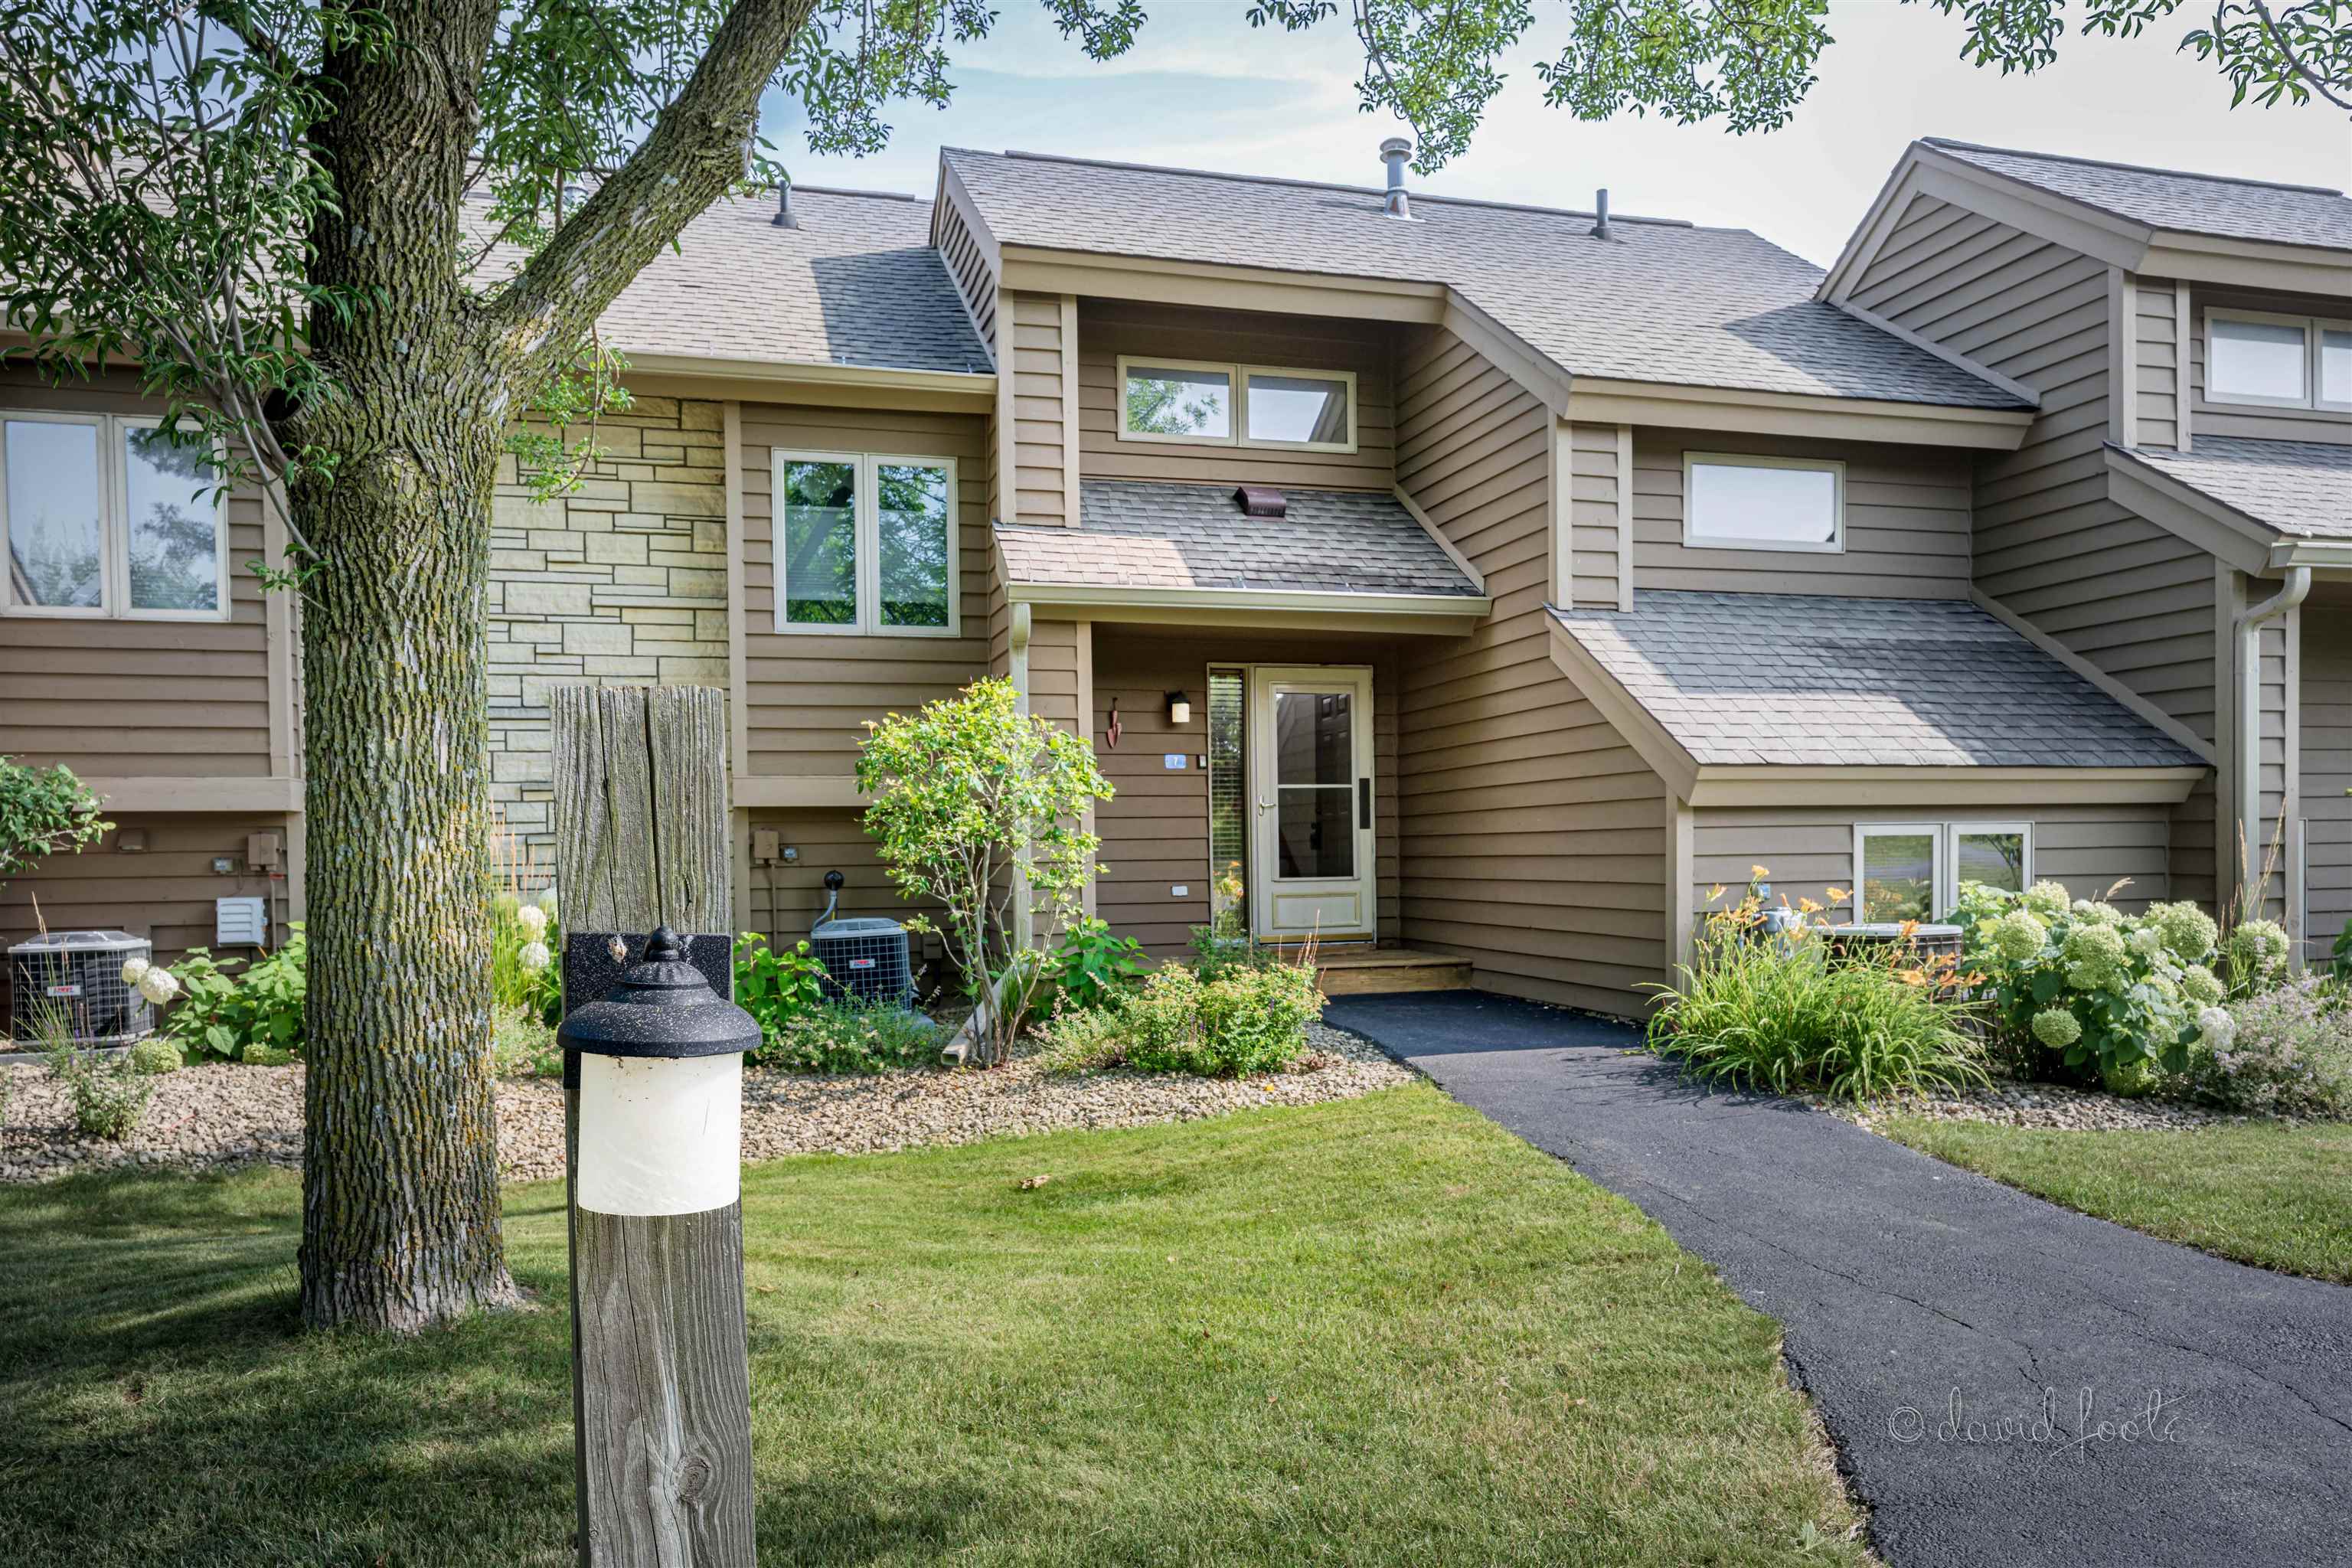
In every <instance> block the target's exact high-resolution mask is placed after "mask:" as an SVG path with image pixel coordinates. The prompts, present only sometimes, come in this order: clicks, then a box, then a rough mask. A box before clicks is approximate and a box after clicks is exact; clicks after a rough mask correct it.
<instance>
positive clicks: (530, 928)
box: [515, 904, 547, 942]
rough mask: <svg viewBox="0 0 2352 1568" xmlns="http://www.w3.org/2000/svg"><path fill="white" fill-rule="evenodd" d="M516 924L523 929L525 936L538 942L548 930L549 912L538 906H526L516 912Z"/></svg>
mask: <svg viewBox="0 0 2352 1568" xmlns="http://www.w3.org/2000/svg"><path fill="white" fill-rule="evenodd" d="M515 924H517V925H519V926H520V927H522V934H523V935H524V936H526V937H529V938H530V940H531V941H533V942H537V941H538V940H539V939H540V937H541V935H542V934H543V933H544V932H545V931H546V930H547V911H546V910H542V909H541V908H540V907H539V906H538V905H537V904H525V905H524V906H523V907H522V908H520V909H519V910H516V911H515Z"/></svg>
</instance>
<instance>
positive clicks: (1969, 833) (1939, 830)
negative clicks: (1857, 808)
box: [1852, 819, 2033, 923]
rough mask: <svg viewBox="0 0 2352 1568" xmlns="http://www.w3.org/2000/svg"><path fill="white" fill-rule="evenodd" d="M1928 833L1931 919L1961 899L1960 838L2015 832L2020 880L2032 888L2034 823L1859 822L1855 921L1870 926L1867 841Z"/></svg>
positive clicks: (1856, 826)
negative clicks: (2020, 845)
mask: <svg viewBox="0 0 2352 1568" xmlns="http://www.w3.org/2000/svg"><path fill="white" fill-rule="evenodd" d="M1923 833H1924V834H1926V835H1927V837H1929V838H1930V839H1932V840H1933V841H1934V844H1933V847H1932V849H1931V851H1930V853H1929V855H1928V868H1927V879H1928V882H1927V905H1928V908H1929V910H1931V911H1932V913H1931V914H1930V915H1929V916H1928V918H1929V919H1930V920H1932V921H1940V920H1942V919H1944V917H1946V916H1947V915H1948V914H1950V913H1951V912H1952V908H1953V906H1954V905H1956V904H1958V902H1959V900H1960V888H1959V863H1960V839H1961V838H1962V837H1989V836H1990V835H1992V834H1996V833H2014V834H2016V835H2018V836H2019V837H2020V838H2021V839H2022V840H2023V842H2024V846H2025V865H2024V867H2023V868H2022V877H2021V880H2022V881H2023V882H2024V884H2025V886H2026V887H2029V888H2030V887H2032V885H2033V824H2032V823H2031V822H1995V821H1983V822H1979V821H1970V820H1959V819H1955V820H1952V821H1948V822H1857V823H1855V824H1854V825H1853V911H1852V918H1853V920H1854V921H1857V922H1861V923H1868V911H1867V910H1864V908H1863V902H1862V900H1863V883H1864V860H1863V855H1864V847H1865V845H1866V843H1867V841H1868V840H1870V839H1872V838H1877V837H1896V836H1899V835H1910V836H1914V837H1916V836H1917V835H1919V834H1923Z"/></svg>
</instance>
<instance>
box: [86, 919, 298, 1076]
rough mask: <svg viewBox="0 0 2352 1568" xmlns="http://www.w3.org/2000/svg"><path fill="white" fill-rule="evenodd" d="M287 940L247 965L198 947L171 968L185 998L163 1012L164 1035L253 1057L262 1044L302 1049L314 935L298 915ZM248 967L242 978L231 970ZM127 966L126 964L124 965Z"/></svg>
mask: <svg viewBox="0 0 2352 1568" xmlns="http://www.w3.org/2000/svg"><path fill="white" fill-rule="evenodd" d="M289 929H290V931H291V933H292V934H291V935H290V936H289V938H288V940H287V942H286V945H285V946H283V947H281V948H279V949H278V951H277V952H272V953H268V954H266V955H265V956H263V957H262V958H260V959H257V960H256V961H254V963H252V964H251V966H250V967H246V961H245V960H244V959H241V958H223V959H215V958H214V957H213V955H212V953H211V952H209V951H207V950H206V949H204V948H201V947H192V948H190V949H188V954H187V956H186V957H185V958H183V959H182V960H181V961H180V962H179V963H175V964H173V965H172V967H171V969H170V970H169V971H168V973H170V975H171V977H172V979H173V982H175V983H176V985H177V989H178V992H179V1004H178V1005H176V1006H174V1007H173V1009H172V1010H171V1011H170V1012H168V1013H166V1014H165V1015H164V1016H163V1025H162V1027H161V1030H160V1033H161V1034H162V1035H163V1037H164V1038H165V1039H167V1040H170V1041H173V1043H174V1044H176V1045H178V1046H179V1047H180V1048H181V1049H182V1050H183V1051H184V1052H185V1053H186V1054H187V1055H189V1056H198V1055H206V1054H209V1055H212V1056H216V1057H221V1058H226V1059H230V1060H247V1061H253V1060H257V1059H258V1058H256V1056H255V1054H254V1053H255V1051H256V1050H259V1051H261V1052H264V1053H271V1054H281V1055H283V1056H284V1057H286V1058H289V1059H290V1058H293V1057H296V1056H299V1055H300V1054H301V1050H302V1001H303V996H304V994H305V992H306V990H307V989H308V986H307V982H306V980H305V967H306V965H307V963H308V961H309V952H310V950H309V942H308V939H307V938H306V937H305V936H304V935H303V931H302V925H301V922H300V921H296V922H295V923H294V925H293V926H292V927H291V928H289ZM237 968H245V974H244V977H243V978H242V979H241V980H240V979H239V978H238V977H237V976H236V975H234V974H231V973H229V971H231V970H233V969H237ZM126 973H127V971H126Z"/></svg>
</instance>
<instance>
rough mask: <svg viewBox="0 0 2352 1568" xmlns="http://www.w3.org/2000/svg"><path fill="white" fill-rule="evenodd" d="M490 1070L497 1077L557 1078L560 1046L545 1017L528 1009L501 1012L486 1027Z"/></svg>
mask: <svg viewBox="0 0 2352 1568" xmlns="http://www.w3.org/2000/svg"><path fill="white" fill-rule="evenodd" d="M490 1070H491V1071H493V1072H495V1073H496V1074H498V1076H499V1077H500V1078H560V1077H562V1073H563V1048H562V1047H561V1046H559V1045H557V1044H556V1043H555V1031H554V1029H552V1028H551V1027H550V1026H548V1023H547V1020H546V1019H544V1018H542V1017H541V1016H539V1015H538V1014H537V1013H534V1012H532V1011H530V1009H528V1008H517V1009H516V1010H514V1011H513V1012H510V1013H501V1014H500V1015H499V1019H498V1022H497V1023H496V1024H495V1025H493V1026H491V1029H490Z"/></svg>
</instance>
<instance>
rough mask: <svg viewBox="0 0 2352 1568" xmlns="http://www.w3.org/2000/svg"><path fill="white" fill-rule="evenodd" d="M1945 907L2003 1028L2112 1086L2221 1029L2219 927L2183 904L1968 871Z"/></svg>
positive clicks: (2149, 1079)
mask: <svg viewBox="0 0 2352 1568" xmlns="http://www.w3.org/2000/svg"><path fill="white" fill-rule="evenodd" d="M1951 918H1952V921H1953V923H1954V924H1956V925H1958V926H1959V927H1960V929H1961V931H1962V933H1963V941H1964V948H1963V952H1962V956H1961V963H1962V965H1963V967H1965V968H1967V969H1968V970H1969V971H1970V972H1971V973H1974V974H1979V975H1981V976H1983V979H1982V981H1981V983H1980V984H1981V985H1982V988H1983V991H1984V994H1986V995H1987V996H1988V997H1989V998H1990V1001H1991V1003H1992V1005H1993V1010H1994V1014H1995V1016H1997V1017H1998V1018H1999V1019H2000V1024H2001V1026H2002V1027H2003V1028H2005V1029H2007V1030H2009V1031H2011V1033H2012V1034H2013V1035H2014V1036H2015V1037H2020V1038H2026V1039H2031V1040H2032V1041H2033V1042H2034V1043H2036V1044H2037V1045H2039V1046H2041V1047H2043V1048H2045V1049H2047V1050H2049V1051H2051V1052H2052V1053H2053V1054H2054V1055H2056V1056H2057V1057H2058V1058H2059V1059H2060V1060H2061V1061H2063V1062H2064V1063H2065V1065H2066V1066H2067V1067H2069V1068H2074V1069H2075V1070H2076V1071H2078V1072H2083V1073H2085V1074H2088V1073H2092V1072H2095V1073H2096V1074H2097V1075H2098V1076H2099V1078H2100V1079H2102V1080H2103V1081H2105V1083H2106V1085H2107V1086H2108V1087H2109V1088H2110V1089H2115V1090H2116V1091H2117V1092H2119V1093H2137V1092H2143V1091H2145V1090H2146V1089H2149V1088H2151V1087H2153V1085H2154V1083H2155V1081H2156V1079H2157V1075H2158V1074H2159V1073H2177V1072H2179V1071H2181V1070H2182V1069H2183V1068H2185V1067H2187V1066H2188V1062H2189V1047H2191V1046H2193V1045H2195V1044H2197V1043H2198V1042H2199V1041H2200V1039H2204V1038H2205V1037H2208V1036H2209V1035H2210V1036H2215V1037H2226V1036H2227V1035H2228V1032H2229V1029H2230V1016H2229V1013H2228V1012H2227V1011H2226V1010H2225V1009H2224V1008H2223V1007H2222V1005H2221V1004H2222V1002H2223V1000H2224V998H2225V996H2226V994H2227V992H2228V987H2226V986H2225V985H2223V984H2222V983H2221V977H2220V976H2219V975H2217V974H2216V973H2214V972H2213V969H2212V962H2213V959H2214V955H2215V951H2216V947H2217V944H2218V943H2219V942H2220V940H2221V931H2220V930H2219V929H2218V928H2217V927H2216V926H2215V925H2214V923H2213V920H2212V917H2211V916H2210V915H2208V914H2206V913H2205V911H2204V910H2200V909H2199V908H2198V907H2197V906H2196V905H2194V904H2189V903H2169V904H2151V905H2149V906H2148V908H2147V913H2146V914H2142V915H2128V914H2126V913H2125V912H2124V911H2123V910H2119V909H2117V908H2116V906H2115V905H2113V904H2111V903H2107V902H2105V901H2104V900H2092V899H2075V898H2072V897H2070V896H2069V895H2068V893H2067V891H2066V889H2065V888H2064V887H2063V885H2061V884H2059V883H2057V882H2036V883H2034V884H2033V886H2032V887H2031V888H2028V889H2026V890H2025V891H2024V892H2022V893H2011V892H2004V891H2002V890H2000V889H1995V888H1988V887H1985V886H1983V885H1981V884H1979V883H1975V882H1969V883H1966V884H1963V885H1962V887H1961V889H1960V899H1959V902H1958V904H1957V905H1955V906H1954V908H1953V910H1952V917H1951ZM2247 929H2249V928H2247V927H2240V928H2239V930H2240V931H2244V930H2247Z"/></svg>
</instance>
